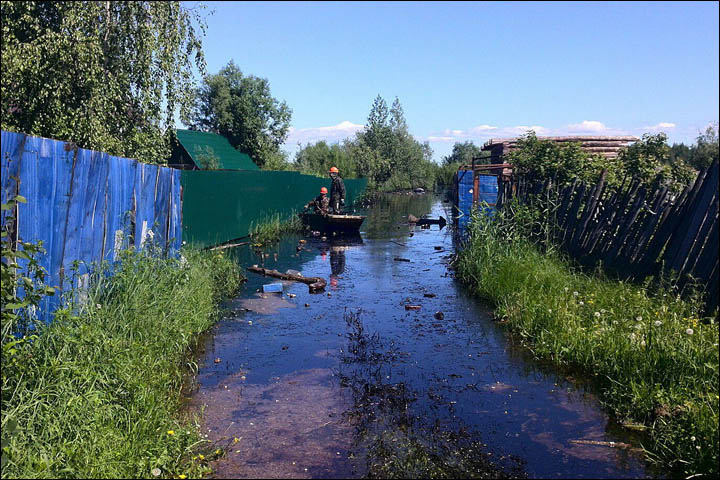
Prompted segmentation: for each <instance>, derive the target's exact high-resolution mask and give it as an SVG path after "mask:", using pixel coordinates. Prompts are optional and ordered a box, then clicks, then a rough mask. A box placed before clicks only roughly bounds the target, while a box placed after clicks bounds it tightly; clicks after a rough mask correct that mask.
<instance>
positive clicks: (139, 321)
mask: <svg viewBox="0 0 720 480" xmlns="http://www.w3.org/2000/svg"><path fill="white" fill-rule="evenodd" d="M4 240H5V238H3V262H2V269H3V277H2V279H3V286H2V290H3V310H2V405H3V408H2V447H3V451H2V477H3V478H37V477H49V478H53V477H55V478H58V477H77V478H99V477H115V478H134V477H145V478H148V477H152V476H162V477H174V476H180V478H184V475H188V476H189V475H194V476H197V475H200V474H202V473H203V472H206V471H209V470H208V468H207V466H206V465H205V464H204V462H202V461H200V462H198V460H197V459H198V458H201V456H198V457H192V452H193V451H196V450H197V449H199V448H202V445H204V442H202V440H201V439H200V435H199V432H198V430H197V429H196V427H194V426H193V425H191V424H189V423H188V422H186V421H182V420H181V419H180V418H179V416H178V409H179V406H180V401H181V387H182V384H183V380H184V377H185V375H186V374H187V373H188V372H191V371H193V370H194V369H196V368H197V367H196V366H195V364H194V363H193V362H192V360H190V359H189V358H188V356H187V355H188V352H189V349H191V348H192V347H193V345H194V344H195V341H196V339H197V337H198V334H200V333H201V332H203V331H205V330H207V329H208V328H209V327H210V326H211V325H212V324H213V323H214V321H215V320H216V318H217V314H218V303H219V302H220V300H221V299H222V298H224V297H226V296H228V295H230V294H231V293H233V292H234V291H235V290H236V289H237V288H238V287H239V285H240V281H241V276H240V273H239V270H238V269H237V266H236V265H235V264H234V263H233V262H232V261H231V260H229V259H228V258H226V257H225V256H224V255H223V253H222V252H198V251H194V250H186V251H184V252H183V256H181V257H180V259H172V258H171V259H167V258H162V257H161V256H158V255H155V254H153V252H152V250H151V251H143V252H140V253H138V252H134V251H129V250H128V251H123V252H121V260H120V261H119V262H117V263H116V264H115V265H114V266H112V267H111V266H109V265H105V266H103V267H101V268H97V269H95V271H94V273H92V274H91V280H90V283H89V286H88V287H87V288H85V289H82V290H77V289H76V290H73V291H71V292H67V293H66V298H65V303H64V308H62V309H59V310H57V311H56V312H55V315H54V320H53V322H52V323H50V324H49V325H46V324H44V323H42V322H39V321H37V320H35V319H34V318H33V315H32V313H33V308H32V307H36V306H37V305H38V301H39V299H40V298H41V297H42V296H43V295H44V294H46V288H45V287H44V286H43V285H42V284H41V280H42V276H43V275H42V274H40V275H37V276H34V277H32V276H28V277H21V276H18V275H17V273H18V269H17V263H16V257H14V256H13V255H11V254H10V250H9V249H6V248H5V247H6V246H8V245H6V243H7V242H5V241H4ZM26 251H27V250H26ZM6 253H7V254H8V255H6ZM21 254H22V252H21ZM22 255H24V254H22ZM28 256H29V257H30V258H31V260H30V262H31V264H34V265H35V266H37V263H36V262H35V260H33V259H32V258H33V257H32V256H31V255H28ZM111 268H112V275H110V270H111ZM19 285H22V287H23V288H24V289H25V292H26V294H25V301H22V303H23V305H22V307H24V308H20V310H17V308H15V309H14V307H19V306H20V305H19V303H18V302H21V300H20V299H19V298H17V297H14V299H15V301H14V302H11V303H9V302H6V300H8V299H10V300H12V299H11V298H10V297H13V296H14V295H16V293H15V292H16V291H17V290H16V287H17V286H19ZM6 297H7V298H6ZM220 453H221V452H217V450H216V451H214V452H213V453H210V454H208V458H212V457H211V455H215V456H217V455H218V454H220ZM181 475H183V476H181Z"/></svg>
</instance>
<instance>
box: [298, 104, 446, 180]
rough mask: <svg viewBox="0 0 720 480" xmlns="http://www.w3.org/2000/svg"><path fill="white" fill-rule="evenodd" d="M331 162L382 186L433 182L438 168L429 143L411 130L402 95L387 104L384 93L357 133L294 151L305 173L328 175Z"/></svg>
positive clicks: (344, 173) (344, 171) (343, 171)
mask: <svg viewBox="0 0 720 480" xmlns="http://www.w3.org/2000/svg"><path fill="white" fill-rule="evenodd" d="M332 166H336V167H338V169H339V170H340V175H341V176H343V177H345V178H353V177H356V178H367V179H368V187H369V188H370V189H373V190H383V191H391V190H403V189H410V188H416V187H425V188H430V187H432V186H433V185H434V184H435V179H436V176H437V170H438V166H437V165H436V164H435V163H434V162H433V161H432V149H431V148H430V145H429V144H428V143H427V142H425V143H420V142H418V141H417V140H416V139H415V138H414V137H413V136H412V135H411V134H410V132H409V130H408V125H407V121H406V120H405V113H404V111H403V108H402V105H401V104H400V100H399V99H397V98H395V100H394V101H393V104H392V106H391V107H390V108H388V106H387V103H386V102H385V100H384V99H383V98H382V97H381V96H380V95H378V96H377V97H376V98H375V100H374V101H373V104H372V107H371V108H370V113H369V114H368V119H367V123H366V125H365V128H364V129H363V130H362V131H360V132H358V133H357V134H356V135H355V138H353V139H346V140H345V142H343V144H342V145H340V144H332V145H328V144H327V142H325V141H320V142H317V143H315V144H312V145H311V144H307V145H306V146H304V147H302V148H301V149H300V150H299V151H298V152H297V153H296V154H295V164H294V168H296V169H298V170H299V171H301V172H302V173H308V174H313V175H322V176H325V175H327V174H328V170H329V168H330V167H332Z"/></svg>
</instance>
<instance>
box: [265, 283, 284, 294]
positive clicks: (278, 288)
mask: <svg viewBox="0 0 720 480" xmlns="http://www.w3.org/2000/svg"><path fill="white" fill-rule="evenodd" d="M262 288H263V293H278V292H282V291H283V284H282V283H268V284H267V285H263V287H262Z"/></svg>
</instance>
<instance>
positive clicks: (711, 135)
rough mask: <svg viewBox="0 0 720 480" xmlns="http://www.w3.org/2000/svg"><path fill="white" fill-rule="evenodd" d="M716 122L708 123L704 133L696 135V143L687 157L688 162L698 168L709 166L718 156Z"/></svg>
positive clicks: (719, 145)
mask: <svg viewBox="0 0 720 480" xmlns="http://www.w3.org/2000/svg"><path fill="white" fill-rule="evenodd" d="M719 147H720V144H719V143H718V124H717V122H715V123H712V124H710V125H708V127H707V128H706V129H705V132H704V133H701V134H700V135H698V137H697V144H696V146H695V148H694V149H693V152H692V155H691V156H690V158H689V160H688V161H689V163H690V164H691V165H692V166H693V167H695V168H696V169H698V170H701V169H703V168H705V167H708V166H710V164H712V162H713V161H714V160H717V158H718V150H719Z"/></svg>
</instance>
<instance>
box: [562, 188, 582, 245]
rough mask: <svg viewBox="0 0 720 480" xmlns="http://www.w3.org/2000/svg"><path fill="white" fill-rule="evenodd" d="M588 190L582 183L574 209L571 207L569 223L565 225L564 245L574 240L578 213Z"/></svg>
mask: <svg viewBox="0 0 720 480" xmlns="http://www.w3.org/2000/svg"><path fill="white" fill-rule="evenodd" d="M586 188H587V187H586V186H585V184H584V183H581V184H580V188H578V189H577V193H576V194H575V198H574V199H573V203H572V207H570V212H568V217H567V222H566V223H565V232H564V233H563V238H562V240H561V243H562V245H567V243H568V242H569V240H570V239H571V238H572V232H573V229H574V228H575V224H576V223H577V215H578V211H579V210H580V206H581V205H582V201H583V199H584V197H585V191H586Z"/></svg>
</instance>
